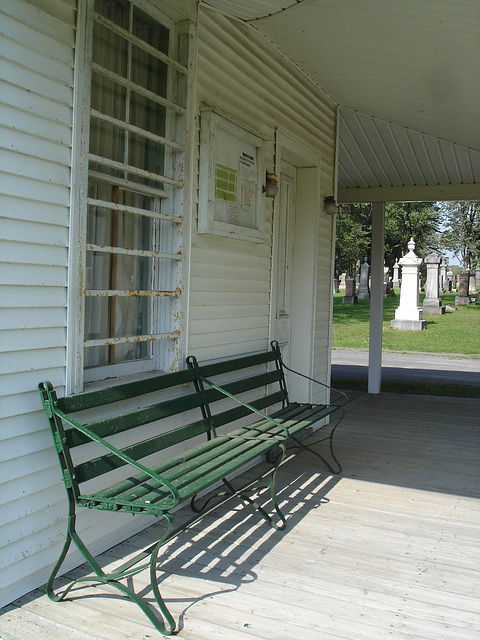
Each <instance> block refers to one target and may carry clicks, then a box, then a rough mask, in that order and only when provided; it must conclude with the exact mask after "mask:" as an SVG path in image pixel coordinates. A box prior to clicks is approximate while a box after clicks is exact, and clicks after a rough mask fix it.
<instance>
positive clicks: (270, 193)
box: [263, 172, 278, 198]
mask: <svg viewBox="0 0 480 640" xmlns="http://www.w3.org/2000/svg"><path fill="white" fill-rule="evenodd" d="M265 183H266V184H265V186H264V187H263V193H264V194H265V195H266V196H267V198H275V196H276V195H277V193H278V182H277V176H276V175H275V174H274V173H268V172H267V173H266V174H265Z"/></svg>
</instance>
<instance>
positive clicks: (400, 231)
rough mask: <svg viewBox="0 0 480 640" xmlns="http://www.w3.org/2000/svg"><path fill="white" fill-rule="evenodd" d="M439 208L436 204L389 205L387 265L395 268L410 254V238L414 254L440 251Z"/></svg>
mask: <svg viewBox="0 0 480 640" xmlns="http://www.w3.org/2000/svg"><path fill="white" fill-rule="evenodd" d="M439 228H440V207H439V206H438V204H437V203H434V202H389V203H388V204H386V206H385V262H386V264H387V265H388V266H390V267H391V266H392V265H393V263H394V262H395V260H396V259H400V258H401V257H402V256H404V255H405V253H406V252H407V244H408V242H409V240H410V238H413V239H414V240H415V253H416V254H418V255H427V254H428V253H430V252H432V251H438V249H439Z"/></svg>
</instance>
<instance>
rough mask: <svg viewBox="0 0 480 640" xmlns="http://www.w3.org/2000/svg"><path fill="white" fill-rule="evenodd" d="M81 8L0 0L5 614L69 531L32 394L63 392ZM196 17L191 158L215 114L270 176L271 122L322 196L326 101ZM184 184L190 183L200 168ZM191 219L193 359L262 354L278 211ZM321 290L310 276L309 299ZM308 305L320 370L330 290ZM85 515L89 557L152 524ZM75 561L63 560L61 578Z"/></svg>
mask: <svg viewBox="0 0 480 640" xmlns="http://www.w3.org/2000/svg"><path fill="white" fill-rule="evenodd" d="M82 1H83V0H82ZM154 4H155V3H152V6H153V5H154ZM171 4H172V6H173V7H174V8H177V6H178V5H177V3H176V2H174V0H171ZM187 4H188V6H189V7H190V8H192V7H193V5H194V3H193V0H192V2H184V3H182V7H183V6H184V5H185V6H187ZM76 6H77V1H76V0H9V1H8V2H3V3H0V156H1V157H0V171H1V174H0V180H1V185H2V188H1V190H0V191H1V193H0V217H1V220H0V225H1V226H0V231H1V237H0V239H1V242H2V245H1V247H0V251H1V253H0V260H1V262H0V393H1V394H2V397H1V406H0V439H1V441H0V452H1V453H0V455H1V459H0V460H1V462H0V481H1V482H2V483H3V484H2V491H1V492H0V514H1V518H2V520H1V522H0V526H1V527H2V531H1V533H0V556H1V558H2V560H1V562H2V565H1V567H0V572H1V576H0V582H1V583H2V587H3V590H2V596H1V598H2V599H1V602H0V606H2V605H3V604H5V603H7V602H10V601H11V600H13V599H14V598H16V597H17V596H20V595H22V594H23V593H26V592H27V591H29V590H31V589H33V588H35V587H37V586H40V585H42V584H44V583H45V581H46V579H47V577H48V574H49V571H50V570H51V567H52V565H53V563H54V562H55V560H56V558H57V557H58V554H59V551H60V548H61V545H62V541H63V536H64V530H65V526H66V521H65V516H66V511H65V509H66V500H65V494H64V490H63V486H62V483H61V479H60V471H59V469H58V463H57V461H56V455H55V451H54V448H53V446H52V443H51V436H50V433H49V431H48V429H47V425H46V419H45V416H44V413H43V411H41V409H40V401H39V397H38V393H37V390H36V385H37V383H38V382H39V381H40V380H42V379H50V380H51V381H52V383H53V384H54V385H55V386H56V387H57V388H58V389H59V390H60V393H61V392H62V390H63V388H64V385H65V374H66V346H67V345H66V318H67V300H68V296H67V260H68V242H69V240H68V238H69V214H70V212H69V205H70V197H71V193H70V189H71V140H72V123H73V80H74V54H75V50H74V47H75V20H76ZM191 15H194V14H193V13H191ZM200 16H201V20H200V22H201V23H200V28H199V36H198V57H197V60H198V69H197V74H196V83H197V84H196V87H195V89H196V116H197V117H196V129H195V131H194V137H195V153H196V158H195V159H196V160H197V161H198V158H199V140H200V137H199V112H200V108H201V107H202V106H206V105H208V106H213V107H217V108H219V109H221V110H223V111H224V112H225V113H227V114H228V115H229V116H231V117H233V118H236V119H237V120H239V121H241V122H243V123H244V124H245V125H246V126H248V127H250V128H252V129H255V130H257V131H258V132H259V133H260V134H261V135H263V136H265V137H266V138H267V143H266V165H267V168H268V170H270V171H271V170H273V169H274V166H275V131H276V129H277V128H279V129H281V130H282V131H285V132H288V133H289V134H290V135H292V136H294V137H295V138H297V139H298V140H299V141H302V142H304V143H305V144H308V145H309V146H310V147H312V148H313V149H314V151H315V152H316V153H317V154H318V156H319V157H320V158H321V164H322V166H321V180H322V183H321V191H322V197H323V196H324V195H328V194H331V193H332V192H333V186H332V185H333V166H334V140H335V110H334V105H333V104H332V102H331V101H330V100H329V99H328V97H327V96H326V95H325V94H324V93H323V92H322V91H321V90H319V89H317V88H316V87H315V86H314V85H313V84H312V83H310V82H309V81H308V80H307V79H306V78H305V77H304V76H303V75H302V74H301V73H300V72H298V71H297V70H296V69H295V67H294V66H293V65H291V64H290V63H289V62H288V61H287V60H285V59H284V58H283V57H282V56H281V55H280V54H279V53H278V52H277V51H276V50H275V49H274V48H273V47H272V46H271V45H270V44H269V43H268V42H267V41H266V40H265V39H263V38H262V37H260V36H258V35H257V34H255V32H254V31H252V29H251V28H250V27H246V26H245V27H244V26H242V25H240V24H239V23H237V22H235V21H230V20H228V19H226V18H223V17H222V16H220V15H219V14H217V13H215V12H211V11H209V10H208V9H206V8H205V7H203V6H202V7H201V8H200ZM192 164H194V163H192ZM194 166H195V164H194ZM193 178H194V184H195V185H197V186H198V175H196V176H194V177H193ZM195 198H197V200H195ZM197 201H198V194H195V195H194V205H195V204H196V202H197ZM187 213H188V212H187ZM195 214H196V210H195V209H194V212H193V216H192V217H193V220H192V232H193V233H192V246H191V251H190V256H191V264H190V279H191V282H190V283H188V284H189V287H187V289H188V288H189V300H188V303H189V309H188V317H189V327H188V332H189V341H188V351H189V352H190V353H195V354H196V355H197V356H198V357H199V358H201V359H206V358H208V359H211V358H217V357H222V356H225V355H227V354H241V353H246V352H252V351H255V350H258V349H265V348H267V346H268V339H269V323H270V299H271V279H272V273H271V259H272V241H273V240H272V228H273V202H272V201H271V200H269V199H267V200H266V215H265V226H264V233H265V242H263V243H259V244H257V243H253V242H244V241H238V240H235V239H231V238H220V237H215V236H207V235H199V234H197V233H196V226H195V223H196V220H195ZM331 229H332V220H331V218H330V217H328V216H325V215H323V214H321V215H320V219H319V226H318V233H319V245H318V246H319V256H318V268H319V271H321V273H322V277H323V278H325V279H327V278H328V281H331V277H330V263H331V249H330V247H329V242H330V238H331ZM322 239H323V240H322ZM185 284H187V283H185ZM327 290H328V292H329V293H330V287H326V288H325V290H324V289H323V288H322V284H321V283H319V284H318V286H317V295H319V296H324V295H326V293H325V292H326V291H327ZM316 306H317V308H316V332H315V345H316V349H317V350H318V356H317V359H318V362H319V363H320V364H319V366H318V367H317V368H318V369H319V370H320V372H321V373H322V371H323V369H322V367H324V366H325V365H324V363H325V354H326V353H328V339H329V330H328V318H329V307H328V297H326V298H325V299H322V300H320V299H319V300H317V305H316ZM79 520H80V522H79V530H80V533H81V535H82V536H84V538H85V540H86V541H87V542H88V543H92V548H93V550H95V551H99V550H102V549H107V548H108V547H110V546H112V544H115V543H116V542H117V541H119V540H121V539H123V538H125V537H126V536H127V535H129V534H132V533H134V532H135V531H137V530H140V529H141V528H143V527H144V526H146V524H149V523H150V522H151V520H150V519H145V518H144V519H141V518H137V519H133V518H131V517H130V516H120V515H119V514H115V518H114V519H112V517H111V515H109V514H101V513H99V512H90V511H87V510H82V514H81V518H79ZM7 545H8V553H6V552H5V551H6V547H7ZM78 561H79V556H78V554H72V556H71V557H70V558H69V560H68V562H67V563H66V566H65V569H68V568H72V567H73V566H75V565H76V564H77V563H78Z"/></svg>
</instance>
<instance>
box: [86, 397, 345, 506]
mask: <svg viewBox="0 0 480 640" xmlns="http://www.w3.org/2000/svg"><path fill="white" fill-rule="evenodd" d="M334 409H335V407H332V406H328V405H327V406H325V405H313V406H312V405H309V404H306V405H302V404H298V403H295V404H292V405H290V406H289V407H287V408H286V409H283V410H281V411H279V412H277V414H276V415H277V417H278V418H279V419H280V420H281V421H282V423H283V424H285V426H286V427H287V428H288V429H289V431H290V432H291V434H292V435H295V434H296V433H298V432H299V431H301V430H303V429H305V428H306V427H308V426H310V425H312V424H314V423H315V422H317V421H318V420H320V419H322V418H324V417H325V416H326V415H328V414H329V413H331V412H332V411H333V410H334ZM257 433H263V434H265V435H267V434H268V435H271V436H281V435H282V431H281V429H280V428H279V427H276V426H275V425H274V424H272V423H270V422H266V421H258V422H256V423H254V425H251V426H250V427H242V428H240V429H237V430H236V431H234V432H232V434H230V435H232V436H233V435H235V436H238V438H237V439H232V438H231V437H227V436H222V435H220V436H217V438H215V439H214V440H211V441H209V442H207V443H204V444H202V445H199V446H198V447H195V449H192V450H191V451H190V452H189V455H188V460H186V459H185V458H184V457H178V458H177V459H176V460H171V461H169V462H168V463H164V464H162V465H158V466H156V467H154V470H155V471H156V472H157V473H159V474H161V475H162V476H163V477H164V478H165V479H166V480H168V481H170V482H172V483H173V484H174V485H175V486H176V488H177V489H178V490H179V494H180V497H181V498H182V499H189V498H191V497H192V496H194V495H196V494H197V493H198V492H200V491H202V490H203V489H206V488H207V487H208V486H210V485H211V484H212V483H214V482H217V481H218V480H221V479H222V478H223V477H224V476H226V475H228V473H230V472H231V471H232V470H234V469H236V468H238V465H239V464H246V463H248V462H250V461H251V460H253V459H254V458H256V457H258V456H260V455H261V454H262V453H265V452H266V451H268V450H269V449H270V448H271V446H272V445H271V441H268V440H243V439H242V436H248V435H254V436H255V435H256V434H257ZM240 461H242V462H240ZM137 478H138V479H135V478H130V479H129V481H130V483H131V486H130V487H129V488H128V489H127V490H125V485H124V484H122V483H118V485H116V487H118V491H117V490H116V489H115V487H111V488H110V489H109V490H108V491H106V492H103V493H102V492H99V493H97V494H94V495H92V496H88V499H92V500H105V501H112V500H114V501H115V502H116V503H117V504H124V505H129V504H133V505H135V506H136V507H137V508H145V509H146V510H148V511H149V512H153V511H155V510H156V509H157V510H159V512H162V509H163V508H164V506H165V505H168V493H167V492H166V491H165V490H164V488H163V487H162V486H161V485H159V484H158V483H157V482H156V481H155V480H153V479H148V480H145V476H144V475H142V476H138V477H137ZM142 479H143V480H142ZM135 483H136V484H135Z"/></svg>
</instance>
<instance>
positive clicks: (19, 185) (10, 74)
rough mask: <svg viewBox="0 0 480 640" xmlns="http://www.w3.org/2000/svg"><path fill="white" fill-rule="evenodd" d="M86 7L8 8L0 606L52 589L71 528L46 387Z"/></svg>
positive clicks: (62, 340)
mask: <svg viewBox="0 0 480 640" xmlns="http://www.w3.org/2000/svg"><path fill="white" fill-rule="evenodd" d="M75 5H76V3H75V2H74V0H58V1H57V0H37V1H33V2H21V1H20V0H9V2H3V3H1V4H0V25H1V36H0V79H1V80H0V82H1V86H0V96H1V104H0V179H1V184H2V188H1V196H0V198H1V200H0V260H1V262H0V393H1V395H2V397H1V408H0V439H1V442H0V482H1V483H2V490H1V491H0V503H1V504H0V527H1V534H0V558H1V563H0V571H1V579H0V582H1V584H2V599H1V600H2V601H1V602H0V606H1V605H2V604H5V602H9V601H10V600H12V599H13V598H14V597H16V596H17V595H19V594H20V593H23V592H25V590H28V589H30V588H32V586H36V585H39V584H41V583H42V582H44V580H45V578H46V575H47V573H46V572H47V571H48V568H49V567H50V566H51V564H52V562H54V561H55V553H56V552H57V549H56V548H52V545H53V547H55V546H56V544H55V543H56V541H57V540H60V539H61V535H62V534H63V529H64V526H65V523H64V518H65V498H64V492H63V488H62V486H61V484H60V482H59V479H60V477H59V470H58V463H57V461H56V456H55V452H54V449H53V447H52V445H51V436H50V434H49V431H48V430H47V423H46V420H45V416H44V413H43V411H42V410H41V404H40V400H39V396H38V393H37V391H36V385H37V384H38V382H39V380H41V379H43V378H50V379H51V380H52V381H53V382H54V383H55V384H57V385H59V386H60V388H61V387H62V386H63V385H64V383H65V353H66V303H67V254H68V218H69V209H68V207H69V201H70V172H71V138H72V104H73V103H72V98H73V59H74V42H75V28H74V26H75V15H76V9H75ZM7 549H8V552H7Z"/></svg>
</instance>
